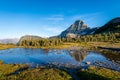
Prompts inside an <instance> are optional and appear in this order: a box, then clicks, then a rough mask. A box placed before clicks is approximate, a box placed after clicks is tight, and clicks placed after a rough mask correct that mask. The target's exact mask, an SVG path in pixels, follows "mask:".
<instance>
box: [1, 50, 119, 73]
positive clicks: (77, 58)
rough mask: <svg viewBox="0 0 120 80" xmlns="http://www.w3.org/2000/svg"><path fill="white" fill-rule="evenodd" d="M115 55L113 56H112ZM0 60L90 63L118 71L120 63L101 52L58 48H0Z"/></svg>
mask: <svg viewBox="0 0 120 80" xmlns="http://www.w3.org/2000/svg"><path fill="white" fill-rule="evenodd" d="M114 57H115V56H114ZM0 60H3V62H4V63H7V64H26V63H28V64H31V66H36V65H40V66H41V65H42V66H44V65H48V64H54V65H58V64H59V65H60V64H62V65H72V66H77V67H81V66H87V64H86V62H88V61H89V62H90V65H96V66H101V67H106V68H110V69H114V70H117V71H120V65H119V64H117V63H116V62H113V61H112V60H110V59H109V58H108V57H106V56H105V55H102V53H97V52H93V51H91V52H87V51H80V50H65V49H63V50H59V49H50V50H47V49H27V48H13V49H6V50H0Z"/></svg>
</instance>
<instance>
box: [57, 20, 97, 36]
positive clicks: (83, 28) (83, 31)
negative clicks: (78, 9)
mask: <svg viewBox="0 0 120 80" xmlns="http://www.w3.org/2000/svg"><path fill="white" fill-rule="evenodd" d="M96 29H97V28H93V29H91V28H90V27H88V26H87V25H86V24H85V23H84V22H83V21H82V20H77V21H75V22H74V23H73V24H72V25H71V26H70V27H69V28H68V29H66V30H65V31H63V32H62V33H61V34H60V35H59V36H58V37H64V38H66V37H75V36H81V35H87V34H92V33H94V32H95V30H96Z"/></svg>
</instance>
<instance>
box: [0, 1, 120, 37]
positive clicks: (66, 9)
mask: <svg viewBox="0 0 120 80" xmlns="http://www.w3.org/2000/svg"><path fill="white" fill-rule="evenodd" d="M119 3H120V0H0V39H2V38H20V37H21V36H23V35H38V36H42V37H49V36H54V35H58V34H60V32H61V31H63V30H65V29H66V28H68V27H69V26H70V25H71V24H72V23H73V22H74V21H76V20H78V19H79V20H83V21H84V22H85V23H86V24H87V25H88V26H90V27H99V26H102V25H104V24H105V23H106V22H108V21H109V20H110V19H112V18H115V17H118V16H120V4H119Z"/></svg>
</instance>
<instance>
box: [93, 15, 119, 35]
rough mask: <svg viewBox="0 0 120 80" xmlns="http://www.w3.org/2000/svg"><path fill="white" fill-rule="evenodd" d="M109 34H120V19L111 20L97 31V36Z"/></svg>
mask: <svg viewBox="0 0 120 80" xmlns="http://www.w3.org/2000/svg"><path fill="white" fill-rule="evenodd" d="M107 32H120V17H117V18H114V19H112V20H110V21H109V22H108V23H107V24H105V25H104V26H102V27H100V28H99V29H97V30H96V31H95V33H96V34H99V33H107Z"/></svg>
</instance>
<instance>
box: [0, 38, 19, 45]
mask: <svg viewBox="0 0 120 80" xmlns="http://www.w3.org/2000/svg"><path fill="white" fill-rule="evenodd" d="M18 41H19V39H17V38H14V39H0V43H2V44H8V43H13V44H16V43H17V42H18Z"/></svg>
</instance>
